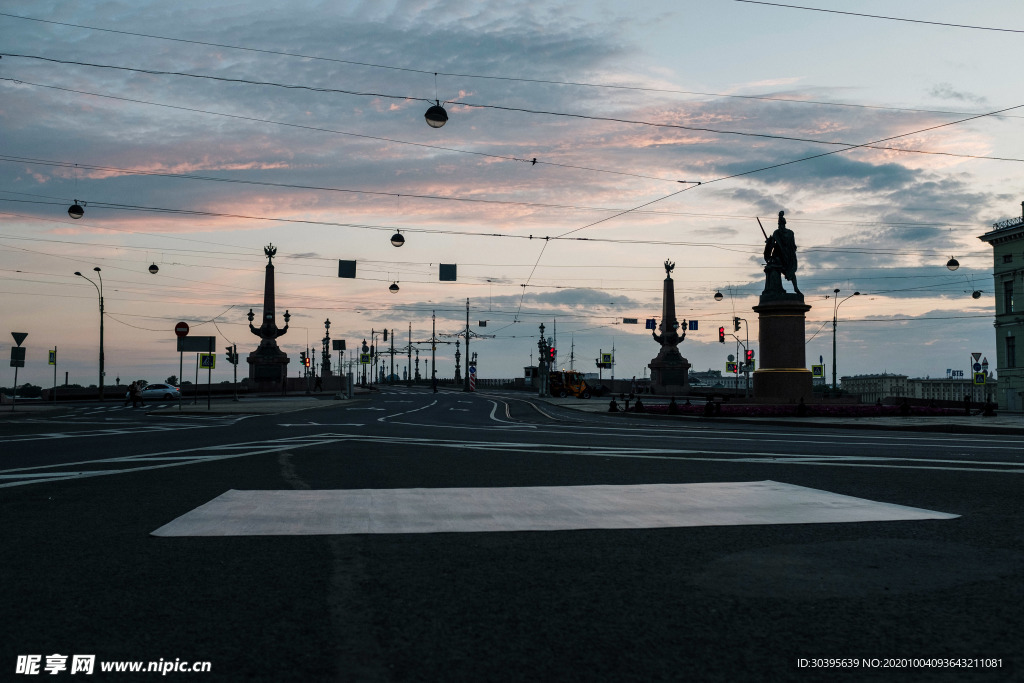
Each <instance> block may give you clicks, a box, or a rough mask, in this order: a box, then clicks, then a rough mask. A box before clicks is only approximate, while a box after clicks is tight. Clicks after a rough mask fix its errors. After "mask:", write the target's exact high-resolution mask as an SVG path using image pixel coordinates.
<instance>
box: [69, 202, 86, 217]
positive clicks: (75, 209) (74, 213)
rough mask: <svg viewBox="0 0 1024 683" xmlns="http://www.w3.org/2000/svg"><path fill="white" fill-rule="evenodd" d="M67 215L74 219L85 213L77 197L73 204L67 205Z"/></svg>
mask: <svg viewBox="0 0 1024 683" xmlns="http://www.w3.org/2000/svg"><path fill="white" fill-rule="evenodd" d="M68 215H69V216H71V217H72V218H74V219H76V220H77V219H79V218H81V217H82V216H84V215H85V209H83V208H82V205H81V204H79V203H78V200H77V199H76V200H75V203H74V204H72V205H71V206H69V207H68Z"/></svg>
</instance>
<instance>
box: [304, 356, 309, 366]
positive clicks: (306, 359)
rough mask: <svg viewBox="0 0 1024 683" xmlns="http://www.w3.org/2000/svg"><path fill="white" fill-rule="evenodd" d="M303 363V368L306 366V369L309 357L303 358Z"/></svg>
mask: <svg viewBox="0 0 1024 683" xmlns="http://www.w3.org/2000/svg"><path fill="white" fill-rule="evenodd" d="M303 363H304V364H305V366H306V367H307V368H308V367H309V356H306V357H305V358H304V359H303Z"/></svg>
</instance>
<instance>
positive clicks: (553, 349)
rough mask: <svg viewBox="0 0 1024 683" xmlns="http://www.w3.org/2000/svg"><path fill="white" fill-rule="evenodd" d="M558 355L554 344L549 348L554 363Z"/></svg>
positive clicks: (549, 355) (549, 354)
mask: <svg viewBox="0 0 1024 683" xmlns="http://www.w3.org/2000/svg"><path fill="white" fill-rule="evenodd" d="M557 355H558V354H556V353H555V347H554V346H552V347H551V348H550V349H548V358H550V359H551V362H552V363H553V362H555V358H556V356H557Z"/></svg>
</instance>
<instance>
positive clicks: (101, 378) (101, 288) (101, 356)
mask: <svg viewBox="0 0 1024 683" xmlns="http://www.w3.org/2000/svg"><path fill="white" fill-rule="evenodd" d="M93 270H95V271H96V277H98V278H99V280H100V284H99V285H98V286H97V284H96V283H95V282H93V281H92V280H89V278H87V277H85V276H84V275H82V274H81V273H79V272H78V271H77V270H76V271H75V275H77V276H78V277H81V278H85V279H86V280H89V284H91V285H92V286H93V287H95V288H96V293H97V294H98V295H99V297H100V384H99V387H100V400H101V401H102V400H103V275H102V274H101V273H100V268H99V266H96V267H95V268H93Z"/></svg>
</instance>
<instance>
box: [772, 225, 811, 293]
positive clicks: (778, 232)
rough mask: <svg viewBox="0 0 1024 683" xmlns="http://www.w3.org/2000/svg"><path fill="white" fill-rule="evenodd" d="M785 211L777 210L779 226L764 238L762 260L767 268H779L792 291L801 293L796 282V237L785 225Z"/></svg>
mask: <svg viewBox="0 0 1024 683" xmlns="http://www.w3.org/2000/svg"><path fill="white" fill-rule="evenodd" d="M785 213H786V212H785V211H779V227H778V228H776V229H775V232H773V233H772V234H771V236H770V237H768V238H767V239H766V240H765V243H764V260H765V263H767V265H768V268H774V269H777V270H779V271H780V272H781V273H782V274H783V275H784V276H786V279H787V280H789V281H790V282H792V283H793V291H794V292H796V293H797V294H802V292H801V291H800V288H799V287H797V284H796V268H797V261H796V237H795V235H794V234H793V231H792V230H790V229H789V228H787V227H786V217H785Z"/></svg>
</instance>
